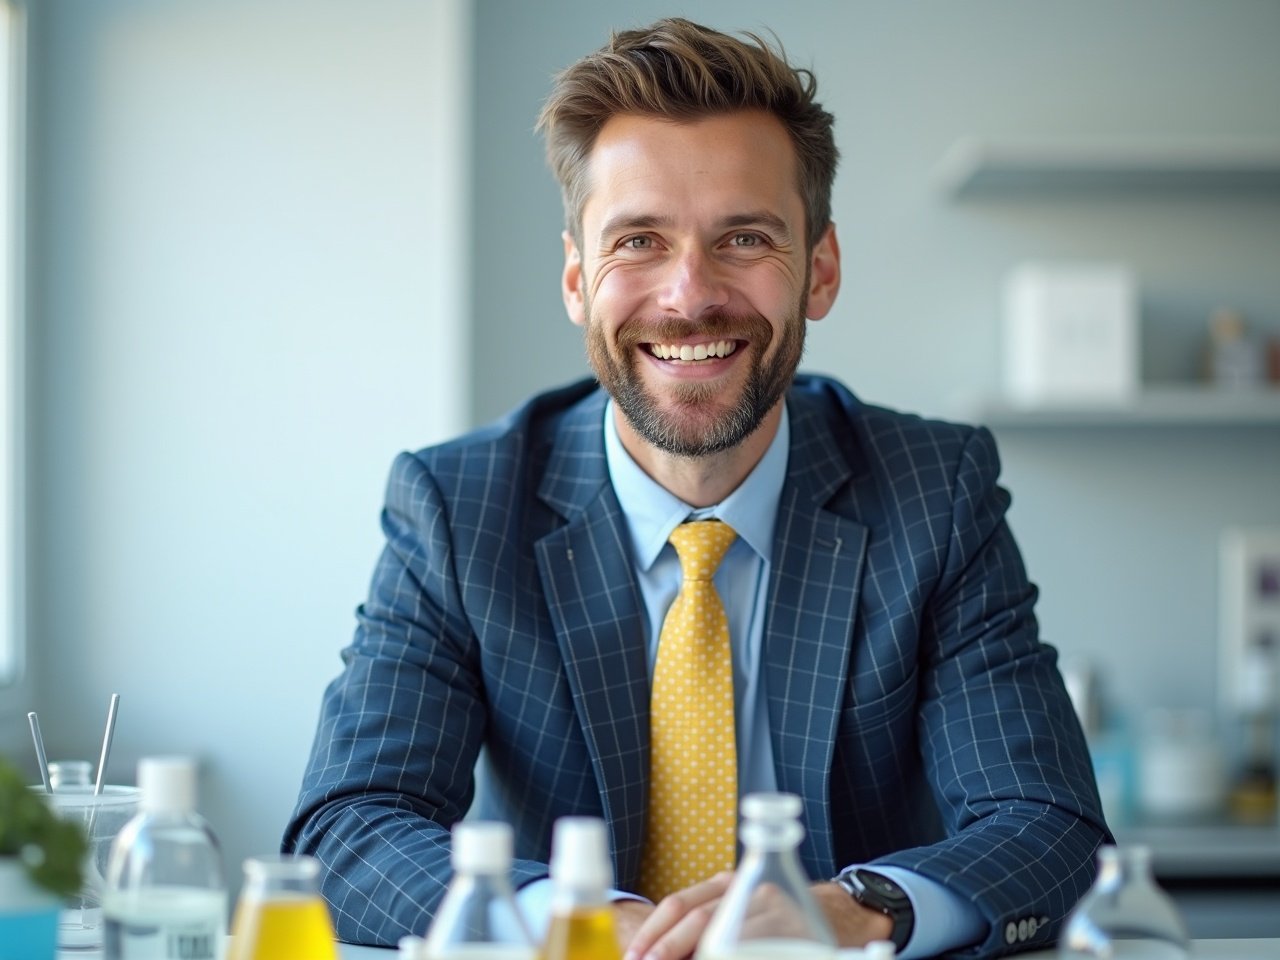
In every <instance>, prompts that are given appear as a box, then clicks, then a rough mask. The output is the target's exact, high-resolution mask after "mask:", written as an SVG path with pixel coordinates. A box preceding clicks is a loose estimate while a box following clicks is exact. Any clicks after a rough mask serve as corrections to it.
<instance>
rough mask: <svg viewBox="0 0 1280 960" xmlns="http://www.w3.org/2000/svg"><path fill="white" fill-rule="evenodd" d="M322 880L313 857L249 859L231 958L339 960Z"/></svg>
mask: <svg viewBox="0 0 1280 960" xmlns="http://www.w3.org/2000/svg"><path fill="white" fill-rule="evenodd" d="M319 877H320V861H318V860H316V859H315V858H314V857H306V856H288V855H280V856H264V857H250V858H249V859H248V860H246V861H245V862H244V887H243V889H242V890H241V893H240V899H239V900H238V901H237V902H236V911H235V917H234V919H233V920H232V923H231V949H230V951H229V952H228V954H227V960H296V958H298V957H306V958H307V960H338V950H337V947H336V946H335V945H334V939H335V938H334V933H333V923H332V921H331V920H330V919H329V908H328V907H327V906H325V902H324V900H322V899H321V897H320V887H319Z"/></svg>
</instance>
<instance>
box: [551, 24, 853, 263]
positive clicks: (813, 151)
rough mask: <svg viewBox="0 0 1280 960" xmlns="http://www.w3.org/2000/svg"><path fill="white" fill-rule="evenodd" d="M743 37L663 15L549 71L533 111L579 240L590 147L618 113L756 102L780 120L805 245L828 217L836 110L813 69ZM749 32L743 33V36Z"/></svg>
mask: <svg viewBox="0 0 1280 960" xmlns="http://www.w3.org/2000/svg"><path fill="white" fill-rule="evenodd" d="M743 36H744V37H745V38H746V40H740V39H738V38H737V37H732V36H729V35H728V34H724V33H720V32H718V31H716V30H712V29H710V28H709V27H704V26H700V25H699V24H696V23H692V22H691V21H689V20H684V19H680V18H670V19H666V20H659V21H658V22H657V23H654V24H653V25H652V26H649V27H643V28H641V29H637V30H624V31H622V32H615V33H613V34H612V36H611V37H610V38H609V42H608V43H607V44H606V45H605V46H604V47H602V48H601V49H600V50H598V51H597V52H595V53H593V54H590V55H588V56H586V57H584V58H583V59H581V60H579V61H578V62H577V63H575V64H573V65H572V66H570V67H569V68H567V69H566V70H564V71H562V72H561V73H559V74H557V75H556V78H555V85H554V87H553V88H552V91H551V95H550V96H549V97H548V98H547V101H546V103H545V104H544V105H543V107H542V112H541V114H540V115H539V116H538V129H539V130H541V131H542V132H543V133H544V134H545V136H546V140H547V161H548V162H549V163H550V165H551V169H552V171H553V172H554V173H555V175H556V179H557V180H559V181H560V189H561V192H562V194H563V197H564V212H565V225H566V228H567V229H568V230H569V232H570V233H571V234H572V235H573V237H574V239H575V240H576V241H577V242H578V244H579V245H581V242H582V208H583V204H585V203H586V199H587V190H588V187H589V185H588V183H587V166H588V162H589V160H590V157H591V150H592V147H594V145H595V141H596V137H597V136H598V135H599V133H600V130H601V128H603V127H604V125H605V123H606V122H607V121H608V120H609V118H610V117H613V116H616V115H619V114H631V115H637V116H647V117H657V118H662V119H667V120H673V121H676V122H681V121H693V120H698V119H701V118H704V117H708V116H715V115H720V114H727V113H736V112H738V111H744V110H761V111H765V112H767V113H770V114H772V115H773V116H775V117H777V118H778V120H779V121H781V123H782V125H783V126H784V127H785V128H786V130H787V133H788V135H789V136H790V137H791V142H792V143H793V144H794V146H795V151H796V159H797V164H796V167H797V171H798V176H799V183H798V184H797V187H798V189H799V191H800V196H801V197H802V198H803V200H804V208H805V238H806V241H807V243H808V246H809V248H810V249H812V247H813V246H814V245H815V244H816V243H817V242H818V241H819V240H820V239H821V238H822V234H823V233H824V232H825V231H826V229H827V226H828V224H829V223H830V222H831V183H832V181H833V180H834V179H835V172H836V162H837V160H838V158H839V152H838V151H837V150H836V145H835V137H834V135H833V134H832V124H833V122H834V118H833V117H832V116H831V114H830V113H828V112H827V111H825V110H823V109H822V105H821V104H819V103H818V102H817V101H815V100H814V95H815V94H816V93H817V90H818V82H817V80H816V79H815V78H814V76H813V74H812V73H811V72H810V71H808V70H806V69H804V68H802V67H793V66H791V65H790V64H789V63H788V62H787V59H786V55H785V54H784V53H783V51H782V48H781V46H780V45H779V46H778V47H777V48H776V49H775V48H774V47H772V46H770V45H769V44H768V43H766V42H765V41H764V40H762V39H761V38H760V37H759V36H757V35H756V34H754V33H744V34H743ZM747 41H749V42H747Z"/></svg>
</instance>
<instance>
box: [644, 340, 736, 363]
mask: <svg viewBox="0 0 1280 960" xmlns="http://www.w3.org/2000/svg"><path fill="white" fill-rule="evenodd" d="M645 346H646V347H648V350H649V352H650V353H651V354H653V355H654V356H655V357H657V358H658V359H659V360H675V361H681V362H685V363H690V362H692V363H698V362H701V361H703V360H720V359H723V358H724V357H727V356H729V354H731V353H733V352H734V351H735V350H737V349H738V341H737V340H714V341H712V342H711V343H699V344H696V345H693V344H688V343H649V344H645Z"/></svg>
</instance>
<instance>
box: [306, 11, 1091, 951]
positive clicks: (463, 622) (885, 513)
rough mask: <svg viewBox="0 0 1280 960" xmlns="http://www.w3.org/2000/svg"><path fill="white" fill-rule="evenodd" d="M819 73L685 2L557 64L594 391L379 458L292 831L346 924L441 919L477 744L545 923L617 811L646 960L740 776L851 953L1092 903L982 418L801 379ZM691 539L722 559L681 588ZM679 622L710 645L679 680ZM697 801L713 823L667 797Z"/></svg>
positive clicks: (674, 918)
mask: <svg viewBox="0 0 1280 960" xmlns="http://www.w3.org/2000/svg"><path fill="white" fill-rule="evenodd" d="M815 86H816V85H815V84H814V82H813V79H812V77H811V76H810V75H809V74H808V73H807V72H806V71H803V70H796V69H794V68H792V67H790V66H789V65H788V64H787V63H786V62H785V60H784V59H783V58H782V56H781V55H780V54H779V53H776V52H775V51H773V50H772V49H770V48H769V47H768V46H767V45H766V44H764V43H763V42H761V41H759V39H758V38H755V37H749V39H748V40H746V41H744V40H740V39H737V38H734V37H729V36H726V35H724V34H720V33H717V32H715V31H711V30H708V29H706V28H703V27H700V26H697V25H695V24H692V23H689V22H687V21H683V20H665V21H661V22H659V23H657V24H655V25H653V26H652V27H650V28H647V29H643V30H635V31H629V32H624V33H620V34H617V35H615V36H614V37H613V38H612V40H611V41H610V43H609V45H608V46H607V47H606V48H605V49H604V50H602V51H600V52H598V53H597V54H594V55H592V56H590V57H587V58H585V59H584V60H583V61H581V62H579V63H578V64H576V65H574V66H573V67H571V68H570V69H569V70H567V71H565V73H563V74H562V75H561V76H560V77H559V78H558V79H557V82H556V86H555V89H554V91H553V93H552V95H551V97H550V98H549V100H548V102H547V104H546V106H545V108H544V111H543V114H542V118H541V121H540V123H541V127H542V129H543V130H544V131H545V133H546V137H547V142H548V154H549V157H550V160H551V164H552V167H553V168H554V170H555V172H556V174H557V176H558V178H559V180H560V182H561V185H562V188H563V192H564V197H565V209H566V218H567V230H566V231H565V234H564V249H565V266H564V273H563V284H562V286H563V296H564V302H565V305H566V308H567V310H568V314H569V317H570V319H571V320H572V321H573V322H574V323H576V324H578V325H580V326H581V327H582V328H583V330H584V335H585V338H586V344H587V352H588V355H589V358H590V361H591V366H592V369H593V370H594V372H595V375H596V378H597V379H598V380H599V386H597V385H596V384H595V383H593V382H583V383H579V384H575V385H573V386H570V387H567V388H564V389H562V390H559V391H557V392H553V393H548V394H544V395H541V396H539V397H535V398H534V399H533V400H531V401H530V402H529V403H528V404H527V405H525V406H524V407H522V408H521V409H519V410H517V411H516V412H515V413H513V414H511V415H510V416H509V417H508V418H507V419H505V420H504V421H502V422H500V423H498V424H496V425H494V426H491V427H488V428H486V429H484V430H481V431H478V432H476V433H473V434H470V435H468V436H466V437H463V438H461V439H460V440H457V441H455V442H453V443H449V444H445V445H443V446H440V447H436V448H432V449H428V450H424V451H421V452H419V453H417V454H413V455H409V454H402V455H401V456H400V458H399V459H397V461H396V463H395V466H394V467H393V470H392V475H391V479H390V482H389V485H388V492H387V504H386V509H385V510H384V513H383V528H384V531H385V533H386V537H387V546H386V549H385V550H384V552H383V555H382V558H381V560H380V561H379V564H378V567H377V570H376V572H375V575H374V578H373V584H372V587H371V590H370V595H369V598H368V600H367V601H366V603H365V604H364V605H363V606H362V607H361V609H360V611H359V615H358V618H359V624H358V628H357V631H356V636H355V640H354V642H353V644H352V645H351V647H349V648H348V649H347V650H346V651H345V652H344V655H343V656H344V660H345V662H346V669H345V671H344V672H343V674H342V675H341V676H340V677H339V678H338V679H337V680H336V681H334V683H333V684H332V685H331V686H330V688H329V690H328V692H327V694H326V697H325V701H324V707H323V714H322V717H321V721H320V727H319V731H318V734H317V738H316V743H315V747H314V749H313V752H312V756H311V760H310V764H309V766H308V769H307V772H306V776H305V780H304V783H303V789H302V793H301V796H300V798H299V802H298V807H297V809H296V811H295V813H294V816H293V819H292V822H291V823H290V825H289V828H288V831H287V833H286V836H285V848H286V849H290V850H297V851H300V852H307V853H312V854H314V855H316V856H318V857H320V858H321V859H322V860H323V861H324V863H325V864H326V866H327V868H328V870H327V877H326V880H325V882H324V893H325V895H326V897H327V898H328V900H329V902H330V904H331V906H332V908H333V912H334V915H335V919H336V922H337V927H338V932H339V934H340V935H341V936H343V937H344V938H346V939H351V940H357V941H364V942H373V943H394V942H395V941H396V939H397V938H398V937H400V936H401V935H403V934H405V933H421V932H423V930H424V929H425V928H426V926H427V924H428V923H429V921H430V917H431V915H432V912H433V910H434V907H435V905H436V904H437V903H438V901H439V898H440V897H441V895H442V893H443V890H444V887H445V885H446V884H447V882H448V880H449V877H450V872H449V865H448V857H449V852H448V851H449V834H448V831H449V829H450V827H451V826H452V825H453V824H454V823H455V822H456V821H457V820H458V819H459V818H461V817H462V816H463V815H464V814H466V813H467V812H468V810H469V808H470V807H471V805H472V800H473V794H474V782H475V781H474V779H473V769H474V768H476V764H477V761H479V779H480V780H481V781H482V783H483V786H484V789H483V790H482V791H481V792H482V794H483V797H482V801H481V803H480V804H479V811H478V812H480V813H482V814H483V815H486V816H491V817H497V818H501V819H504V820H507V821H509V822H511V823H512V824H513V825H514V828H515V836H516V853H517V858H518V859H517V863H516V865H515V877H516V881H517V883H518V885H520V886H521V891H520V896H521V898H522V900H523V901H524V903H525V906H526V908H527V909H528V910H529V912H530V913H531V914H532V915H533V918H534V920H535V924H538V923H539V922H540V920H541V919H543V918H544V917H545V900H546V887H547V881H546V880H545V877H546V875H547V867H546V863H547V860H548V856H549V847H550V835H551V827H552V824H553V822H554V821H555V820H556V819H557V818H558V817H561V816H565V815H570V814H585V815H596V816H601V817H604V818H605V820H606V821H607V823H608V826H609V831H610V836H611V839H612V846H613V855H614V867H615V874H616V878H617V884H618V888H619V892H618V895H619V899H618V900H617V901H616V902H615V904H614V909H615V915H616V917H617V918H618V921H619V929H620V933H621V936H622V938H623V939H624V941H625V942H626V943H627V945H628V956H630V957H636V958H638V957H642V956H643V957H647V958H651V960H673V958H678V957H684V956H688V955H690V954H691V953H692V951H693V950H694V948H695V947H696V944H697V942H698V938H699V936H700V935H701V932H702V930H703V929H704V928H705V925H706V923H707V919H708V917H709V916H710V913H711V911H712V910H713V908H714V905H715V903H716V901H717V899H718V898H719V896H720V895H721V894H722V893H723V892H724V889H725V887H726V884H727V879H728V875H727V873H725V872H723V871H725V870H728V869H730V868H731V867H732V865H733V838H732V829H733V808H734V804H735V800H736V798H737V797H738V796H740V795H745V794H747V793H751V792H759V791H772V790H781V791H785V792H790V793H794V794H797V795H799V796H800V797H801V798H802V800H803V809H804V822H805V826H806V828H807V835H806V838H805V840H804V842H803V845H802V846H801V850H800V853H801V859H802V861H803V864H804V866H805V868H806V870H807V871H808V873H809V874H810V876H811V877H813V878H815V881H816V882H815V883H814V885H813V892H814V894H815V897H816V898H817V899H818V902H819V904H820V906H821V907H822V910H823V911H824V913H825V914H826V916H827V918H828V920H829V921H830V923H831V926H832V928H833V929H834V930H835V932H836V934H837V936H838V938H839V940H840V942H841V943H842V944H844V945H859V944H863V943H866V942H868V941H869V940H872V939H888V938H892V939H894V940H895V942H897V943H898V945H899V947H900V948H902V950H903V952H904V954H905V955H907V956H923V955H930V954H936V953H941V952H956V953H969V954H971V955H987V954H992V953H997V952H1001V951H1006V950H1009V949H1014V948H1021V947H1029V946H1041V947H1043V946H1046V945H1048V944H1050V943H1051V942H1052V940H1053V938H1054V937H1055V936H1056V932H1057V929H1058V926H1059V924H1060V922H1061V920H1062V919H1063V917H1064V915H1065V914H1066V912H1067V911H1068V910H1069V909H1070V908H1071V906H1072V905H1073V904H1074V903H1075V901H1076V900H1077V899H1078V897H1079V896H1080V895H1081V894H1082V893H1083V892H1084V890H1085V889H1086V888H1087V886H1088V884H1089V882H1090V879H1091V877H1092V862H1093V857H1094V853H1095V851H1096V848H1097V847H1098V845H1099V844H1100V843H1101V842H1103V841H1104V840H1106V839H1107V838H1108V834H1107V830H1106V826H1105V824H1104V823H1103V820H1102V816H1101V813H1100V809H1099V804H1098V799H1097V793H1096V789H1095V787H1094V785H1093V778H1092V772H1091V768H1090V763H1089V757H1088V753H1087V750H1086V747H1085V744H1084V741H1083V738H1082V736H1081V733H1080V729H1079V726H1078V724H1077V723H1076V720H1075V716H1074V714H1073V712H1072V709H1071V706H1070V703H1069V701H1068V699H1067V696H1066V693H1065V691H1064V688H1063V685H1062V683H1061V679H1060V677H1059V675H1058V673H1057V670H1056V666H1055V654H1054V652H1053V650H1052V649H1051V648H1049V647H1047V646H1045V645H1043V644H1041V643H1040V642H1039V640H1038V637H1037V626H1036V621H1035V618H1034V614H1033V610H1032V608H1033V605H1034V601H1035V589H1034V587H1033V586H1031V584H1030V583H1029V582H1028V581H1027V578H1026V575H1025V572H1024V570H1023V565H1022V561H1021V558H1020V556H1019V553H1018V550H1017V547H1016V545H1015V544H1014V542H1013V539H1012V537H1011V534H1010V532H1009V530H1008V528H1007V526H1006V524H1005V521H1004V512H1005V509H1006V507H1007V505H1008V496H1007V495H1006V494H1005V493H1004V491H1002V490H1001V489H1000V488H999V487H997V486H996V477H997V473H998V470H999V465H998V461H997V457H996V453H995V449H994V444H993V441H992V440H991V437H990V435H989V434H988V433H987V432H986V431H984V430H980V429H977V430H975V429H972V428H968V427H961V426H955V425H950V424H942V423H931V422H927V421H923V420H920V419H918V418H915V417H909V416H905V415H901V414H897V413H893V412H891V411H887V410H883V409H879V408H875V407H871V406H867V405H865V404H862V403H861V402H859V401H858V400H857V399H855V398H854V397H853V396H852V395H851V394H850V393H849V392H848V391H847V390H846V389H845V388H844V387H842V386H841V385H839V384H837V383H835V382H833V381H830V380H826V379H822V378H815V377H805V376H799V377H797V376H796V368H797V365H798V363H799V361H800V356H801V352H802V347H803V343H804V328H805V321H806V318H807V319H811V320H818V319H820V318H822V317H823V316H825V315H826V314H827V313H828V311H829V310H830V309H831V306H832V304H833V302H834V300H835V297H836V293H837V291H838V289H839V286H840V250H839V246H838V243H837V240H836V233H835V227H834V226H833V224H832V223H831V219H830V189H831V181H832V178H833V175H834V171H835V164H836V149H835V145H834V139H833V136H832V118H831V116H830V115H829V114H828V113H826V112H825V111H823V110H822V108H821V107H820V106H819V105H818V104H817V102H816V101H815V99H814V94H815ZM601 387H602V388H603V389H601ZM689 520H692V521H701V522H695V523H686V522H685V521H689ZM708 521H713V522H708ZM689 532H695V533H696V537H695V539H697V549H698V550H704V549H705V550H710V549H712V548H711V547H709V546H707V545H708V544H709V543H710V542H711V541H712V540H714V541H716V543H718V544H719V546H718V547H716V548H715V551H716V552H717V558H716V560H715V561H713V562H712V563H711V565H710V567H709V569H708V570H707V571H706V572H703V573H698V574H696V575H695V574H692V573H689V572H688V571H687V570H686V571H684V572H682V564H684V563H686V562H687V561H688V556H687V555H686V554H687V552H688V551H689V550H691V549H693V548H689V547H687V544H685V541H686V539H687V538H686V537H685V536H684V535H685V534H686V533H689ZM669 539H671V540H672V541H673V542H668V540H669ZM720 552H723V559H722V560H721V559H718V555H719V553H720ZM689 562H691V561H689ZM717 563H718V566H717ZM688 569H692V568H691V567H690V568H688ZM708 579H710V580H711V581H712V584H713V586H714V589H713V590H711V591H710V592H709V593H708V592H707V591H706V590H705V589H704V588H701V587H699V588H697V589H698V590H701V591H702V592H701V593H699V596H700V597H701V598H702V599H699V600H697V601H694V600H692V599H690V598H691V597H692V596H693V593H694V590H695V587H694V583H695V581H701V582H704V583H705V581H706V580H708ZM684 580H688V581H689V584H687V585H686V584H685V583H683V582H682V581H684ZM686 586H688V588H689V592H688V593H686ZM692 603H697V604H703V606H699V607H698V608H697V609H698V610H699V611H700V612H699V613H698V614H697V616H696V617H695V618H694V619H695V620H697V621H698V622H699V623H700V624H702V626H701V627H699V628H698V630H697V631H694V630H693V628H688V629H686V627H685V626H683V625H680V626H672V622H673V621H675V620H677V619H680V618H681V617H683V616H684V615H685V613H687V612H688V611H689V610H690V609H693V608H691V607H689V606H688V605H689V604H692ZM707 605H709V606H707ZM707 611H711V612H707ZM689 622H692V620H691V621H689ZM684 623H685V621H684V620H681V624H684ZM691 632H696V633H698V636H697V637H696V638H694V639H693V640H692V641H690V640H688V638H687V636H686V635H687V634H690V633H691ZM704 634H705V636H704ZM677 635H679V636H685V637H686V639H685V640H677V639H670V640H669V639H668V638H669V637H676V636H677ZM682 642H691V643H694V644H695V645H697V644H702V645H703V646H695V647H694V649H698V650H703V649H705V650H714V651H717V652H715V653H714V654H707V655H706V658H705V659H706V660H707V663H710V664H712V665H711V666H706V667H703V666H699V667H698V668H697V669H699V670H704V671H705V672H703V673H697V674H692V673H682V672H681V671H685V670H686V669H688V670H692V669H694V668H692V667H689V665H688V664H689V663H690V662H692V659H697V657H701V656H702V654H701V653H699V654H696V655H694V654H690V655H689V657H686V659H685V660H683V661H680V664H681V665H680V666H673V663H676V661H675V660H673V659H672V658H673V657H675V656H676V655H675V654H674V653H672V652H671V651H674V650H676V649H684V648H679V647H677V644H679V643H682ZM690 658H692V659H690ZM673 677H677V678H679V679H678V681H677V680H673ZM689 677H696V679H689ZM673 682H679V683H688V684H691V686H689V687H686V688H685V689H686V695H684V696H683V697H681V696H675V695H672V693H671V691H672V689H673V688H672V687H671V686H670V685H671V684H672V683H673ZM690 690H691V691H693V692H692V693H691V694H690V693H688V692H687V691H690ZM712 704H723V705H725V706H724V709H720V707H716V709H715V710H709V709H708V707H709V706H710V705H712ZM717 711H718V713H717ZM708 713H716V716H713V717H711V718H710V719H708V717H707V716H706V714H708ZM726 715H727V717H728V721H727V724H726V719H725V718H726ZM717 724H719V726H717ZM729 726H731V727H732V730H731V731H728V727H729ZM673 730H676V731H683V732H682V733H680V732H677V733H675V734H673V732H672V731H673ZM690 731H692V733H690ZM680 736H684V737H685V739H683V740H681V739H679V737H680ZM673 737H674V739H673ZM716 737H719V742H718V743H717V742H716ZM699 751H701V752H699ZM691 758H692V759H691ZM726 758H728V759H727V760H726ZM681 764H683V766H681ZM726 767H727V772H724V771H722V770H721V768H726ZM673 771H674V772H673ZM709 771H714V774H712V773H710V772H709ZM691 789H692V791H693V794H694V802H697V803H698V804H700V806H701V809H702V811H703V812H702V813H700V814H699V815H698V816H697V817H694V818H691V817H687V816H679V815H676V814H672V813H668V812H666V811H672V810H678V809H681V808H680V807H679V804H680V803H688V802H690V800H689V794H690V790H691ZM673 798H676V799H673ZM673 804H675V805H674V806H673ZM690 820H696V821H697V823H696V826H697V827H698V829H700V830H703V831H704V836H703V837H702V838H701V839H700V840H699V841H698V842H697V843H690V842H689V841H688V835H687V834H683V833H681V831H682V830H684V829H685V828H686V827H687V826H689V823H688V822H687V821H690ZM682 878H683V879H682ZM837 881H838V882H837ZM636 892H640V893H643V894H646V895H647V897H648V899H647V900H641V899H636V898H635V897H634V896H632V897H628V896H627V894H628V893H631V894H634V893H636ZM655 902H656V905H655Z"/></svg>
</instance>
